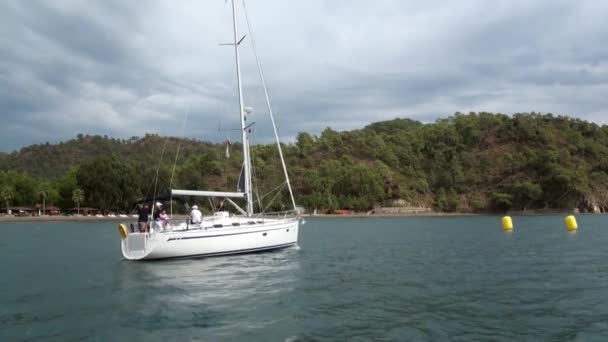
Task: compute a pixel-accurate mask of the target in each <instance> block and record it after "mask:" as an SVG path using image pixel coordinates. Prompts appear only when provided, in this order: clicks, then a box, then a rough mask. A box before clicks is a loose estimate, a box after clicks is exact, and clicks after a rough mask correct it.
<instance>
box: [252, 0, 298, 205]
mask: <svg viewBox="0 0 608 342" xmlns="http://www.w3.org/2000/svg"><path fill="white" fill-rule="evenodd" d="M243 12H244V13H245V22H247V30H248V31H249V38H250V39H251V48H252V49H253V55H254V56H255V61H256V63H257V66H258V73H259V75H260V80H261V81H262V87H263V88H264V96H265V97H266V106H267V107H268V114H270V121H271V122H272V129H273V130H274V136H275V139H276V141H277V148H278V149H279V156H280V157H281V165H282V166H283V173H284V175H285V181H286V182H287V188H288V189H289V196H290V197H291V204H292V205H293V209H294V210H295V209H296V200H295V198H294V197H293V191H292V190H291V183H290V182H289V174H288V173H287V165H286V164H285V158H283V149H282V148H281V143H280V142H279V133H278V131H277V126H276V124H275V122H274V115H273V114H272V107H271V106H270V97H269V96H268V89H267V88H266V81H265V80H264V72H263V71H262V64H261V63H260V59H259V58H258V53H257V51H256V49H255V39H254V37H253V31H252V30H251V25H249V14H248V12H247V6H245V0H243Z"/></svg>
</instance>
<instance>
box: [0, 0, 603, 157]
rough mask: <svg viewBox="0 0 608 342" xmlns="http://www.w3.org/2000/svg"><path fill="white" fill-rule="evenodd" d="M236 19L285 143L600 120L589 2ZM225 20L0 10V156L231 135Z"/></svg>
mask: <svg viewBox="0 0 608 342" xmlns="http://www.w3.org/2000/svg"><path fill="white" fill-rule="evenodd" d="M248 9H249V10H250V18H251V19H252V22H253V24H254V30H255V32H254V33H255V34H256V38H257V45H258V48H259V51H258V52H259V54H260V57H261V59H262V63H263V65H264V69H265V71H266V77H267V81H268V85H269V90H270V93H271V96H272V100H273V103H274V105H275V108H274V109H275V113H276V115H277V121H278V123H279V125H280V126H279V129H280V133H281V135H282V136H284V137H286V138H293V137H294V136H295V135H296V134H297V132H299V131H309V132H311V133H313V134H318V133H320V131H321V130H322V129H324V128H325V127H327V126H331V127H333V128H334V129H338V130H340V129H351V128H358V127H362V126H364V125H365V124H367V123H369V122H373V121H378V120H384V119H392V118H395V117H397V116H401V117H403V116H407V117H410V118H413V119H418V120H422V121H433V120H434V119H436V118H438V117H443V116H447V115H450V114H451V113H454V112H456V111H465V112H466V111H469V110H476V111H482V110H485V111H496V112H503V113H514V112H521V111H530V110H536V111H543V112H554V113H558V114H562V113H563V114H569V115H573V116H578V117H581V118H583V119H586V120H592V121H595V122H598V123H606V120H607V119H606V118H607V117H608V110H607V109H606V107H607V104H608V100H606V99H605V93H606V91H607V90H608V63H607V58H608V46H606V44H604V43H605V41H606V40H607V39H608V28H607V27H606V25H603V20H604V18H605V17H606V16H607V14H608V5H606V4H603V3H601V2H597V1H586V0H583V1H578V2H572V1H559V0H558V1H549V0H543V1H534V2H529V1H508V2H507V1H497V2H487V1H481V0H470V1H462V2H458V3H456V2H454V3H451V2H443V1H428V2H425V3H424V4H421V3H420V2H416V1H405V2H403V1H389V0H386V1H378V2H374V4H371V3H369V2H368V1H362V0H357V1H332V2H327V1H321V0H312V1H305V2H285V1H279V0H272V1H270V0H269V1H264V2H259V3H258V2H251V3H248ZM229 20H230V11H229V7H228V6H226V5H225V4H224V3H223V2H222V1H210V2H200V1H187V0H185V1H180V2H177V3H170V2H164V1H147V2H146V3H145V4H143V3H140V2H124V1H89V2H80V1H71V0H62V1H53V2H39V1H30V2H23V1H17V0H13V1H11V0H9V1H8V2H3V3H2V4H0V82H1V83H2V87H1V88H0V119H2V120H3V121H5V122H8V124H6V125H3V126H2V127H1V128H0V137H1V138H0V142H1V144H2V145H0V146H1V148H0V150H4V151H9V150H12V149H16V148H19V147H21V146H23V145H27V144H31V143H39V142H43V141H47V140H48V141H59V140H62V139H66V138H70V137H73V136H74V135H75V134H77V133H79V132H83V133H89V134H108V135H111V136H117V137H130V136H133V135H139V136H141V135H143V134H144V133H146V132H157V133H160V134H167V135H181V134H182V128H181V127H182V121H183V118H184V117H185V116H186V115H188V118H189V122H188V125H186V129H185V132H183V133H184V134H185V135H186V136H189V137H196V138H199V139H205V140H215V141H219V140H221V139H223V138H225V137H226V135H229V134H231V133H229V132H220V131H218V126H219V125H220V122H221V125H222V126H223V127H233V126H234V127H236V126H238V119H237V118H236V114H235V113H236V108H237V107H236V91H235V90H234V87H235V85H236V81H235V75H234V71H233V56H232V50H231V49H230V47H220V46H218V43H221V42H225V41H229V39H230V37H231V33H230V21H229ZM241 24H244V22H242V20H241ZM241 27H242V28H244V27H245V26H244V25H241ZM243 32H244V31H243ZM241 51H242V60H243V72H244V78H243V80H244V85H245V90H246V94H245V95H246V102H247V105H250V106H252V107H254V108H255V110H256V114H255V120H256V121H257V122H258V124H257V127H256V134H257V135H258V137H257V138H256V141H269V140H270V137H271V136H272V134H271V128H270V125H269V123H268V122H267V120H264V115H265V110H264V108H265V104H264V100H263V93H262V92H261V89H260V87H259V81H258V79H257V74H256V70H255V64H254V61H253V58H252V54H251V51H250V42H249V41H247V40H246V41H245V42H244V44H243V48H242V50H241ZM233 138H237V137H236V136H235V137H233Z"/></svg>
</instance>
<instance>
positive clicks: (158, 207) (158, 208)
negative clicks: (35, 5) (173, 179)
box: [152, 202, 163, 221]
mask: <svg viewBox="0 0 608 342" xmlns="http://www.w3.org/2000/svg"><path fill="white" fill-rule="evenodd" d="M162 209H163V204H162V203H160V202H156V204H155V205H154V214H152V218H153V219H154V221H159V217H160V212H161V211H162Z"/></svg>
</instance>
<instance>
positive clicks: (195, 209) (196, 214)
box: [190, 204, 203, 224]
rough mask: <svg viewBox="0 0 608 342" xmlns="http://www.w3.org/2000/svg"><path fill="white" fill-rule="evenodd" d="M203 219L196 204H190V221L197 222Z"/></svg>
mask: <svg viewBox="0 0 608 342" xmlns="http://www.w3.org/2000/svg"><path fill="white" fill-rule="evenodd" d="M202 220H203V213H201V211H200V210H198V206H197V205H196V204H195V205H193V206H192V211H191V212H190V223H192V224H199V223H201V222H202Z"/></svg>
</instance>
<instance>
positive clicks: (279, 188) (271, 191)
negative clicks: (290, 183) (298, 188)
mask: <svg viewBox="0 0 608 342" xmlns="http://www.w3.org/2000/svg"><path fill="white" fill-rule="evenodd" d="M284 187H285V182H283V183H281V184H279V185H278V186H277V187H275V188H274V189H272V190H270V191H268V192H267V193H265V194H264V195H262V198H264V197H266V196H268V195H270V194H272V193H274V192H275V191H277V189H278V190H279V191H281V190H283V188H284Z"/></svg>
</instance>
